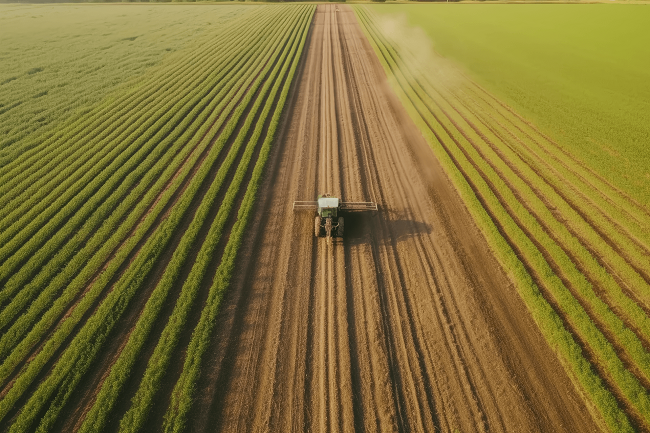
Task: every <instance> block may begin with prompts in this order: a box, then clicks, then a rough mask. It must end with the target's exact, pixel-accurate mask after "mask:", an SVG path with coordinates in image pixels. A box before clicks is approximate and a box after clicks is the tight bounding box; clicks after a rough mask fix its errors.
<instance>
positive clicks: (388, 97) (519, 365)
mask: <svg viewBox="0 0 650 433" xmlns="http://www.w3.org/2000/svg"><path fill="white" fill-rule="evenodd" d="M306 50H307V51H306V55H304V56H303V60H302V65H301V67H300V71H299V73H298V75H297V76H296V84H295V86H294V89H293V93H292V96H291V101H290V106H289V107H288V109H287V110H286V111H285V119H284V124H283V128H282V131H281V133H280V134H279V136H278V138H277V142H276V144H275V148H274V149H275V150H274V153H273V154H272V156H271V160H270V161H269V167H268V172H267V179H266V180H265V183H264V186H263V188H262V189H261V191H260V192H259V193H258V194H259V200H258V204H257V215H258V216H257V217H256V220H255V222H254V223H253V224H252V225H251V230H250V233H249V236H248V238H247V241H246V244H245V245H244V246H243V247H242V250H241V251H240V255H239V257H240V259H239V261H238V265H237V266H238V269H240V272H239V274H238V275H237V278H236V279H235V281H234V283H233V286H232V287H231V289H230V292H229V294H228V296H227V298H226V299H225V300H224V304H223V305H222V311H221V314H220V316H219V319H218V323H217V325H216V330H217V332H216V333H215V335H214V336H213V342H212V347H211V349H210V353H209V354H208V356H209V359H210V361H208V362H207V365H208V368H206V369H205V370H204V371H203V377H202V379H201V381H200V387H201V388H200V389H199V392H198V397H199V399H198V400H197V401H196V402H195V409H194V413H193V414H192V416H191V421H192V425H191V426H190V430H192V431H206V430H215V431H352V430H359V431H363V430H367V431H450V432H452V431H467V432H470V431H472V432H473V431H517V432H524V431H572V432H580V431H584V432H593V431H596V430H598V427H597V426H596V425H594V421H593V420H592V417H591V415H590V413H589V410H588V409H587V407H585V405H584V403H583V400H582V399H581V398H580V396H579V395H578V394H577V392H576V391H575V388H574V387H573V385H572V383H571V381H570V379H569V378H568V377H567V375H566V373H565V371H564V369H563V368H562V366H561V365H560V364H559V362H558V361H557V358H556V356H555V354H554V353H553V351H552V350H551V349H550V347H549V346H548V345H547V343H546V342H545V341H544V339H543V337H542V335H541V334H540V332H539V331H538V329H537V327H536V326H535V324H534V323H533V321H532V319H531V318H530V315H529V313H528V312H527V310H526V308H525V306H524V304H523V303H522V301H521V299H520V298H519V295H518V294H517V292H516V291H515V289H514V287H512V285H511V283H510V282H509V280H508V278H507V275H506V273H505V272H504V271H503V270H502V269H501V268H500V267H499V265H498V264H497V262H496V261H495V260H494V258H493V257H492V255H491V253H490V251H489V249H488V247H487V244H486V243H485V241H484V239H483V238H482V236H481V234H480V233H479V231H478V229H477V228H476V227H475V226H474V224H473V222H472V219H471V217H470V215H469V214H468V212H467V211H466V209H465V208H464V205H463V203H462V201H461V199H460V198H459V196H458V195H457V193H456V192H455V190H454V189H453V187H452V185H451V184H450V182H449V181H448V179H447V178H446V177H445V175H444V173H443V172H442V169H441V167H440V165H439V163H438V161H437V160H436V159H435V158H434V156H433V154H432V152H431V151H430V149H429V148H428V145H427V144H426V142H425V141H424V139H423V138H422V137H421V135H420V133H419V132H418V130H417V129H416V127H415V126H414V125H413V124H412V122H411V121H410V119H409V118H408V116H407V115H406V113H405V112H404V110H403V108H402V107H401V105H400V103H399V102H398V101H397V99H396V97H395V96H394V95H393V93H392V91H391V90H390V88H389V86H388V85H387V83H386V82H385V80H386V78H385V74H384V71H383V69H382V67H381V65H380V64H379V62H378V60H377V59H376V56H375V54H374V52H373V50H372V48H371V47H370V45H369V44H368V42H367V40H366V38H365V36H364V35H363V33H362V31H361V29H360V27H359V25H358V23H357V21H356V18H355V16H354V13H353V12H352V10H351V9H350V8H349V7H347V6H342V5H338V6H337V5H320V6H318V10H317V12H316V14H315V16H314V21H313V22H312V27H311V34H310V36H309V39H308V46H306ZM324 192H329V193H332V194H333V195H335V196H339V197H341V198H342V199H343V200H346V201H376V202H378V204H379V212H377V213H375V214H370V213H366V214H357V215H352V216H350V217H349V218H346V237H345V238H344V239H334V240H333V241H332V242H328V241H327V240H326V239H322V238H321V239H318V238H315V237H314V236H313V214H311V213H309V212H307V213H293V211H292V207H291V204H292V202H293V201H294V200H313V199H315V197H316V196H317V195H318V194H319V193H324Z"/></svg>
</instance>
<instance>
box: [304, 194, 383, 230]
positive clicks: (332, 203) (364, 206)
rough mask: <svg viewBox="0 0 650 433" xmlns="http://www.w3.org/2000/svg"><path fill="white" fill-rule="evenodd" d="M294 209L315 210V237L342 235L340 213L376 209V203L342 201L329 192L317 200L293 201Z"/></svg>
mask: <svg viewBox="0 0 650 433" xmlns="http://www.w3.org/2000/svg"><path fill="white" fill-rule="evenodd" d="M293 210H294V211H302V210H316V211H318V215H316V216H315V217H314V235H315V236H316V237H323V236H325V237H327V238H332V237H339V238H341V237H343V231H344V228H345V225H344V223H345V221H344V218H343V216H342V215H341V214H342V213H345V212H352V211H376V210H377V203H373V202H342V201H340V200H339V199H338V198H337V197H332V196H331V195H330V194H323V195H319V196H318V200H317V201H295V202H293Z"/></svg>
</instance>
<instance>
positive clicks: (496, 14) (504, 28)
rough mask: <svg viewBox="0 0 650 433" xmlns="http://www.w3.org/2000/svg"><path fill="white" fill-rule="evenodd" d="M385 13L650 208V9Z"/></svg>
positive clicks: (400, 8) (389, 8) (413, 9)
mask: <svg viewBox="0 0 650 433" xmlns="http://www.w3.org/2000/svg"><path fill="white" fill-rule="evenodd" d="M457 6H458V5H435V7H431V6H427V5H408V6H406V5H382V6H376V7H374V9H373V10H374V11H376V12H377V13H381V14H382V15H387V14H389V15H391V16H392V17H399V16H402V19H403V20H404V21H405V22H407V23H408V24H410V25H412V26H416V27H418V28H420V29H422V30H423V32H424V33H426V35H428V36H429V38H430V40H431V41H432V47H433V49H435V50H436V51H437V52H438V53H440V54H441V55H443V56H445V57H446V58H448V59H452V60H453V61H455V62H456V64H458V65H460V66H461V67H462V68H463V69H464V70H465V71H466V72H467V73H468V74H469V75H470V76H471V77H472V78H473V79H474V80H477V81H478V82H479V83H480V84H481V85H483V86H485V87H486V88H487V89H488V90H490V91H491V92H492V93H494V94H495V95H496V96H498V97H499V98H500V99H502V100H503V101H504V102H505V103H507V104H508V105H510V106H512V107H513V108H514V109H515V110H516V111H517V112H518V113H520V114H521V115H523V116H524V117H526V118H527V119H529V120H531V121H533V122H534V123H535V124H536V125H537V126H539V127H540V128H541V129H542V130H543V131H544V132H545V133H547V134H549V135H550V136H551V137H552V138H553V139H554V140H556V141H557V142H559V143H561V144H562V146H564V147H565V148H566V149H567V150H568V151H570V152H571V153H572V154H574V155H576V157H577V158H578V159H580V161H581V162H583V163H585V164H587V165H588V166H589V167H591V168H593V169H594V170H595V171H597V172H598V174H600V175H601V176H603V177H604V178H606V179H607V180H609V181H610V182H612V183H614V184H615V185H616V186H617V187H619V188H622V189H624V190H625V191H626V193H628V194H629V195H630V196H632V197H633V198H634V199H636V200H638V201H639V202H641V203H642V204H644V205H650V152H648V150H647V144H648V142H650V37H649V36H648V29H647V27H648V26H647V23H648V22H650V9H649V8H648V7H647V5H619V4H611V5H610V4H594V5H571V4H559V5H539V4H530V5H498V4H497V5H489V4H478V5H477V4H475V5H463V6H462V7H457Z"/></svg>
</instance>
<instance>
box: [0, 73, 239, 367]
mask: <svg viewBox="0 0 650 433" xmlns="http://www.w3.org/2000/svg"><path fill="white" fill-rule="evenodd" d="M234 66H240V67H241V66H244V67H246V66H247V64H246V63H243V62H242V63H241V64H237V65H234ZM229 70H230V71H231V72H230V73H229V74H228V76H227V77H226V78H227V79H225V80H222V81H221V83H220V84H219V85H218V86H215V87H214V89H213V93H215V92H216V91H219V90H221V91H220V92H219V93H217V95H216V98H213V99H212V102H211V107H209V109H208V110H205V111H204V113H203V114H202V115H201V117H199V119H198V120H199V121H198V122H195V123H194V125H193V127H192V128H190V130H189V132H186V136H187V135H188V133H189V134H191V133H195V132H196V128H198V126H199V125H202V124H203V122H204V121H205V119H206V116H207V115H208V114H209V113H210V112H212V111H213V110H212V109H213V108H214V105H216V104H217V102H218V103H219V106H218V107H217V109H216V110H215V112H216V113H219V112H220V111H221V110H222V109H223V107H224V106H225V105H226V103H228V102H229V101H230V99H232V98H231V97H232V94H233V93H234V90H232V88H230V89H220V88H221V87H222V86H223V85H224V84H225V83H228V80H230V79H234V80H237V79H239V80H240V82H238V83H237V84H238V86H241V85H242V84H243V78H242V77H241V76H242V74H243V69H240V68H237V67H230V68H229ZM233 77H234V78H233ZM238 86H235V88H237V87H238ZM226 90H228V91H229V92H230V94H226ZM224 95H225V97H224ZM213 96H214V94H212V95H211V96H210V95H209V97H213ZM230 102H231V103H236V102H233V101H230ZM203 133H204V132H203ZM195 135H197V134H195ZM196 141H197V139H196V138H195V139H194V142H191V143H190V144H192V145H193V146H194V145H196ZM185 143H186V140H179V141H177V143H176V145H175V149H173V150H174V151H173V152H168V153H167V154H165V155H164V157H163V159H162V160H160V161H159V163H158V164H157V166H156V167H157V168H156V169H154V170H152V171H150V172H149V173H147V175H146V176H145V177H143V178H142V180H141V181H140V182H139V183H138V185H137V187H136V188H134V189H133V190H132V191H131V192H130V194H129V196H128V197H127V198H126V199H124V200H123V201H122V202H121V203H120V204H119V206H117V208H115V210H114V211H113V212H112V214H111V215H110V217H109V218H108V219H107V220H105V221H104V222H103V223H102V228H101V229H100V230H99V231H97V232H95V233H94V235H93V237H92V238H91V240H90V241H88V242H87V243H86V244H85V246H84V248H83V249H82V250H81V251H79V253H77V254H76V256H75V258H74V259H73V260H72V261H70V262H69V263H68V264H67V266H66V267H65V268H64V271H63V272H62V273H59V274H58V275H56V277H55V278H54V279H53V280H52V281H49V284H48V285H47V288H46V289H45V290H44V291H42V290H43V287H44V286H43V284H41V285H37V284H36V283H38V282H39V281H38V279H37V280H35V281H32V282H31V283H30V284H29V285H28V286H27V287H26V288H25V289H23V290H22V291H21V292H20V294H19V295H18V296H16V297H15V298H14V299H13V300H12V302H11V304H9V307H7V308H5V309H4V310H3V311H2V313H0V323H2V324H3V326H4V324H5V323H6V320H8V319H6V316H9V315H16V314H17V313H18V312H19V311H20V310H19V309H18V308H19V307H21V306H22V305H24V304H26V302H28V301H29V299H30V298H29V297H28V295H29V294H30V292H39V291H40V298H39V301H37V302H36V303H35V304H32V306H31V307H30V315H31V316H32V317H37V316H38V314H39V312H38V311H37V310H36V309H35V308H34V307H35V306H36V305H43V306H47V305H48V303H49V300H50V299H52V298H53V297H54V296H55V294H56V293H57V291H58V290H60V289H61V288H63V287H65V285H66V284H67V283H68V282H69V281H70V279H71V278H72V277H73V276H74V275H75V273H76V272H77V271H78V268H79V267H80V266H82V265H83V264H84V263H85V262H86V261H87V258H88V257H89V256H90V255H91V254H92V253H93V251H95V250H96V249H97V248H99V247H105V243H104V242H106V239H107V238H108V236H110V235H111V234H112V233H113V230H114V229H115V228H116V227H120V228H122V229H124V228H127V229H128V227H129V226H132V225H133V224H134V223H135V221H137V219H138V215H141V214H142V213H143V212H144V211H146V207H143V206H142V204H143V200H142V198H141V197H142V195H143V194H144V192H145V191H149V192H151V191H152V190H156V191H159V190H160V189H161V188H163V187H164V185H165V183H166V182H167V181H168V179H169V178H170V177H171V175H172V174H173V173H174V171H175V169H174V170H170V167H169V166H168V162H169V161H168V160H169V159H170V158H171V157H172V156H173V155H175V154H176V151H177V150H178V149H179V148H180V149H181V151H180V154H179V155H186V154H187V152H189V151H190V150H191V149H192V146H187V145H185ZM182 160H183V158H179V157H178V156H176V163H175V164H174V166H178V164H180V163H181V162H182ZM165 167H167V168H166V175H164V176H160V171H161V170H162V169H163V168H165ZM154 180H155V183H154V184H152V182H153V181H154ZM148 196H149V200H146V202H149V203H150V202H152V201H153V199H154V198H155V195H153V196H152V195H151V194H148ZM136 202H137V203H138V205H137V207H139V208H140V209H139V211H138V212H135V211H134V212H131V214H130V215H129V218H130V219H131V220H133V221H131V224H125V223H122V224H121V220H122V218H123V216H124V215H125V213H126V212H127V211H128V210H129V209H130V208H131V206H133V204H134V203H136ZM120 224H121V225H120ZM122 231H124V230H122ZM127 233H128V232H126V233H123V235H122V237H124V236H125V235H126V234H127ZM114 243H115V242H113V245H114ZM104 250H105V253H104V257H106V256H107V254H110V251H111V250H106V248H104ZM48 267H49V268H52V267H51V266H46V267H45V268H44V270H42V271H41V273H40V274H39V276H43V275H44V276H45V278H41V280H44V282H47V281H48V280H47V277H49V276H50V275H52V273H53V272H56V271H57V268H56V267H54V268H52V272H51V273H49V274H48V273H45V271H46V270H47V269H48ZM95 271H97V269H95ZM31 287H34V288H33V289H32V290H31V291H30V290H28V289H30V288H31ZM22 322H23V323H20V324H18V323H17V324H16V325H20V329H24V326H23V325H24V320H23V321H22ZM14 334H16V332H14V331H12V332H9V333H7V335H11V337H12V338H13V339H15V338H16V337H15V336H14ZM7 335H6V336H5V337H4V338H3V339H0V347H2V349H0V355H1V354H2V353H3V350H4V348H5V344H4V340H5V339H6V337H7Z"/></svg>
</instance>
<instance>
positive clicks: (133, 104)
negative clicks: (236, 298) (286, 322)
mask: <svg viewBox="0 0 650 433" xmlns="http://www.w3.org/2000/svg"><path fill="white" fill-rule="evenodd" d="M314 9H315V7H314V6H306V5H303V6H297V7H289V6H259V7H258V6H253V7H240V6H227V7H221V8H207V9H206V8H205V7H201V6H198V7H197V6H190V7H188V6H174V7H167V8H165V7H160V8H155V7H150V6H141V7H140V6H134V7H125V6H119V5H105V6H90V7H88V6H85V5H80V6H69V5H68V6H17V5H5V6H1V7H0V39H1V40H2V41H3V44H2V47H1V48H0V57H1V58H2V61H0V83H2V84H1V85H0V101H2V102H1V104H2V108H1V111H0V130H1V131H2V143H1V144H0V151H1V152H2V165H1V168H0V227H1V228H0V237H1V240H0V257H1V258H0V263H1V265H0V286H1V287H2V290H0V384H1V385H0V388H1V389H2V396H1V398H0V425H3V426H8V430H9V431H11V432H18V431H33V430H35V429H36V430H38V431H49V430H51V429H52V428H53V426H55V425H57V422H60V417H61V413H62V411H63V410H64V408H65V407H66V405H67V404H69V402H70V400H71V399H75V398H83V395H84V391H83V390H84V389H88V387H91V386H92V384H89V383H88V382H83V381H82V378H83V377H88V376H89V375H90V376H91V377H92V374H93V373H92V372H93V371H94V370H93V369H96V368H97V367H98V366H101V365H102V362H103V359H104V358H105V357H106V353H115V354H116V355H115V359H112V360H111V363H112V366H111V368H110V369H109V370H110V372H109V373H107V376H106V377H104V378H103V379H102V382H101V388H100V389H99V390H97V392H96V395H95V396H94V397H93V398H94V404H90V406H89V407H90V409H89V410H88V412H87V413H86V414H85V416H84V417H83V420H84V422H83V424H82V425H79V426H77V428H79V429H80V430H81V431H98V430H102V429H103V428H104V426H105V425H106V423H107V422H108V421H109V420H112V419H113V418H114V417H115V416H120V417H121V424H120V425H121V429H122V430H125V431H127V430H128V431H131V430H133V431H135V430H140V429H142V428H143V426H145V423H146V422H147V419H148V418H149V417H150V416H151V411H152V406H154V402H156V404H158V406H159V407H160V403H159V402H160V401H161V399H166V401H167V402H168V407H165V408H162V410H163V411H164V419H165V423H164V425H165V429H166V431H181V430H183V428H184V425H185V420H186V419H187V416H188V412H189V410H190V408H191V406H192V401H193V390H194V389H195V386H196V382H197V380H198V372H199V371H200V369H201V366H202V364H203V363H204V362H205V359H204V358H205V357H204V353H205V350H206V344H207V343H206V340H207V339H208V337H209V335H211V333H212V327H213V326H214V317H215V315H216V314H217V312H218V310H219V305H220V301H221V297H222V295H223V290H224V289H225V288H226V287H227V286H228V282H229V280H230V278H231V275H232V273H233V263H234V260H235V257H236V255H237V252H238V249H239V245H240V243H241V239H242V236H243V233H244V229H245V227H246V225H247V223H248V221H249V220H250V219H251V209H252V206H253V203H254V201H255V197H256V191H257V188H258V186H259V183H260V181H261V176H262V170H263V168H264V166H265V163H266V160H267V159H268V155H269V152H270V146H271V143H272V141H273V137H274V134H275V133H276V130H277V127H278V123H279V120H280V115H281V113H282V109H283V107H284V104H285V101H286V98H287V94H288V91H289V87H290V85H291V82H292V79H293V76H294V72H295V70H296V67H297V65H298V62H299V59H300V56H301V53H302V50H303V46H304V43H305V39H306V36H307V30H308V29H309V24H310V22H311V17H312V15H313V13H314ZM199 299H200V301H199ZM121 332H127V334H126V337H124V341H125V343H124V346H123V347H119V348H118V347H111V341H112V340H111V337H110V336H115V335H116V333H118V334H119V333H121ZM183 335H185V336H186V337H187V341H186V342H185V346H184V347H183V358H182V359H180V360H179V358H178V354H179V349H178V345H179V340H180V339H181V338H182V336H183ZM189 336H191V338H190V337H189ZM145 347H147V348H149V349H150V352H147V356H145V357H143V351H145V350H147V349H145ZM117 349H119V350H117ZM143 359H144V360H146V363H145V364H143V361H142V360H143ZM170 364H174V365H176V366H177V371H176V373H175V377H174V379H173V381H174V382H173V383H175V385H174V386H173V390H172V388H169V392H167V393H166V394H163V391H161V380H162V379H161V378H162V373H163V372H165V371H166V369H168V368H169V366H170ZM100 368H101V367H100ZM135 369H139V370H138V371H141V372H142V379H141V381H140V382H139V383H138V384H137V389H133V388H132V387H133V381H132V380H131V381H130V382H129V383H130V384H131V385H130V386H131V388H130V391H129V392H130V393H131V394H127V395H128V396H131V397H132V404H130V405H128V406H126V407H122V409H121V412H120V411H116V409H115V408H116V405H118V404H119V403H120V399H122V400H124V399H125V398H124V395H125V390H124V388H125V384H126V383H127V382H128V381H129V379H130V378H131V375H132V374H133V371H135ZM95 371H96V370H95ZM91 383H92V382H91ZM166 383H169V377H167V379H166ZM161 395H162V397H161ZM129 398H130V397H127V398H126V400H127V401H129ZM123 403H124V402H123V401H122V404H123ZM158 410H159V411H160V410H161V409H160V408H159V409H158ZM116 413H117V414H119V413H121V415H116ZM118 421H119V420H118ZM113 422H114V423H115V422H117V421H114V420H113ZM113 425H114V426H115V425H116V424H113ZM57 428H59V429H60V428H62V427H61V426H60V425H59V426H58V427H57Z"/></svg>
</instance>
